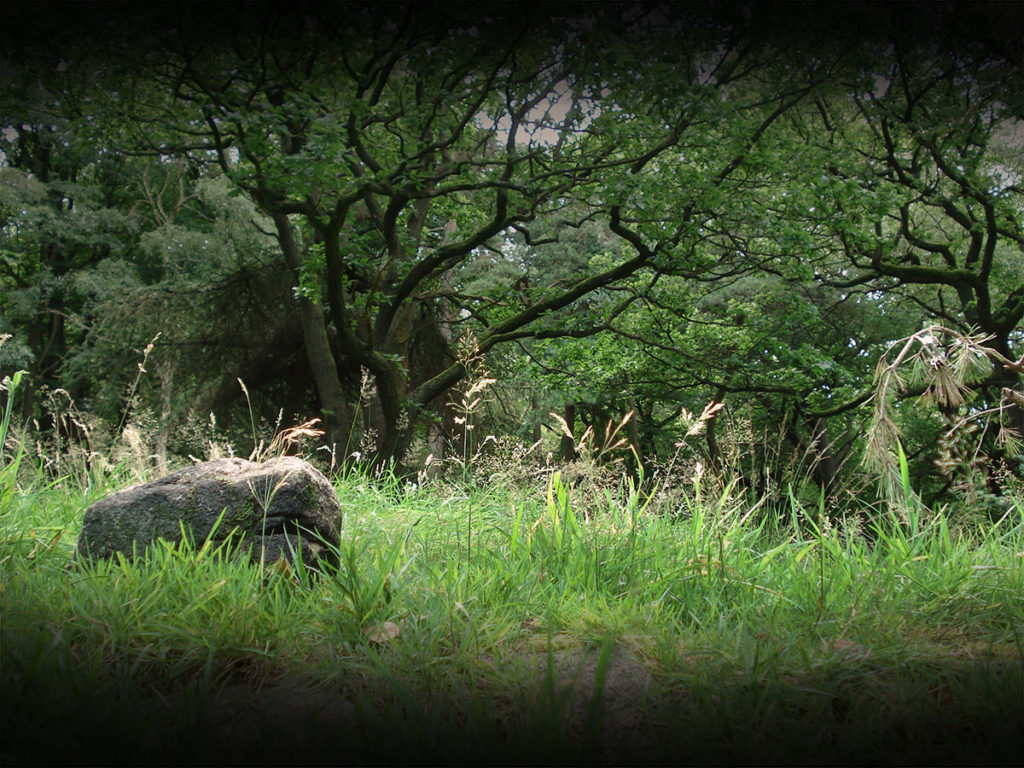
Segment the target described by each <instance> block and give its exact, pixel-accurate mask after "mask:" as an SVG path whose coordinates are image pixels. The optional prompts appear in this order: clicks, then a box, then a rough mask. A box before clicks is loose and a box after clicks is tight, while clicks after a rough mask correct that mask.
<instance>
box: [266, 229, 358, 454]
mask: <svg viewBox="0 0 1024 768" xmlns="http://www.w3.org/2000/svg"><path fill="white" fill-rule="evenodd" d="M271 216H272V218H273V220H274V226H275V227H276V228H277V240H278V242H279V243H280V245H281V251H282V252H283V253H284V257H285V261H286V262H287V264H288V267H289V268H290V269H291V271H292V275H293V279H294V281H295V285H298V284H299V272H300V270H301V269H302V255H301V254H300V252H299V247H298V244H297V243H296V242H295V235H294V232H293V231H292V225H291V222H290V221H289V220H288V217H287V216H286V215H285V214H283V213H274V214H271ZM297 301H298V303H299V317H300V322H301V325H302V341H303V349H305V352H306V359H307V360H308V361H309V368H310V371H311V372H312V374H313V381H314V383H315V384H316V390H317V395H318V396H319V398H320V411H321V416H322V418H323V428H324V432H325V437H326V438H327V443H328V445H329V446H331V449H332V451H333V452H334V454H335V457H336V459H337V460H339V461H345V460H347V459H348V453H349V451H350V450H351V449H352V448H353V447H354V446H353V445H352V440H353V438H354V435H353V434H352V432H353V424H354V419H355V413H354V410H353V408H352V405H351V403H350V401H349V399H348V398H346V397H345V391H344V388H343V387H342V385H341V378H340V377H339V376H338V365H337V362H336V361H335V359H334V353H333V352H332V351H331V344H330V340H329V339H328V337H327V321H326V318H325V317H324V312H323V309H322V308H321V306H320V305H319V304H317V303H315V302H313V301H311V300H310V299H308V298H307V297H306V296H299V297H298V298H297Z"/></svg>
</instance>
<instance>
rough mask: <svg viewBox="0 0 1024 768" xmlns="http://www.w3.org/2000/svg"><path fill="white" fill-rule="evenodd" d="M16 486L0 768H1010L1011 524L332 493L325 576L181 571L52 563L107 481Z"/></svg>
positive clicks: (1023, 698) (69, 549)
mask: <svg viewBox="0 0 1024 768" xmlns="http://www.w3.org/2000/svg"><path fill="white" fill-rule="evenodd" d="M22 476H23V477H24V472H22ZM12 482H13V481H11V480H10V477H9V476H8V480H7V483H8V488H7V491H3V490H2V489H0V494H2V495H0V504H2V507H0V611H2V614H0V621H2V659H0V660H2V681H0V682H2V688H0V692H2V751H3V763H4V764H5V765H15V764H21V763H39V762H43V763H61V764H67V763H74V764H82V763H88V764H96V763H132V764H139V763H153V762H155V763H175V764H180V763H193V764H197V763H203V764H221V763H226V764H252V763H262V764H281V763H301V764H311V763H329V764H345V763H355V764H366V763H374V764H379V763H400V764H423V763H429V764H435V763H442V764H456V763H481V762H483V763H488V764H490V763H503V764H521V763H543V764H580V763H586V764H590V763H601V762H607V763H616V764H621V763H636V762H644V763H651V762H654V763H667V764H773V763H781V764H815V765H820V764H869V763H876V764H900V765H903V764H921V763H926V764H985V765H990V764H1019V762H1020V759H1021V745H1022V739H1024V727H1022V717H1024V712H1022V710H1024V704H1022V702H1024V680H1022V674H1024V673H1022V663H1021V662H1022V656H1024V649H1022V642H1024V503H1022V502H1021V501H1020V500H1017V503H1016V506H1015V509H1014V511H1013V512H1012V513H1011V514H1010V515H1009V516H1008V517H1006V518H1004V519H1003V520H1002V521H1001V522H1000V523H999V524H997V525H994V526H989V527H987V528H980V527H977V528H976V527H969V526H966V525H964V526H959V527H958V526H953V525H951V524H950V523H948V522H947V521H946V520H945V519H944V517H942V516H941V515H934V516H926V515H924V514H923V513H921V512H920V510H917V509H916V508H914V507H913V505H908V506H909V513H908V512H907V511H906V510H903V511H900V512H899V514H897V513H895V512H894V513H893V514H892V515H891V516H889V517H887V516H876V518H875V519H874V521H873V522H870V523H868V524H867V525H863V526H860V529H858V527H857V526H853V525H849V526H844V525H841V524H824V525H822V524H821V523H820V518H821V516H820V514H819V510H817V509H803V508H801V506H800V504H799V502H798V501H797V500H796V499H791V500H790V502H791V503H790V510H789V514H788V515H784V516H782V517H771V516H767V515H766V514H764V512H763V510H760V509H757V508H754V509H752V508H750V507H745V506H744V505H743V504H742V503H741V502H739V501H737V500H733V499H731V498H730V496H729V495H728V494H725V495H723V497H722V498H720V499H716V500H712V501H711V502H707V503H698V502H697V501H691V502H690V503H689V504H688V505H686V506H684V507H683V508H682V509H678V510H667V509H658V510H655V509H654V508H653V507H651V506H646V503H647V501H648V499H646V498H645V497H644V495H643V494H641V493H638V492H636V491H635V490H633V489H632V488H631V487H629V486H624V487H622V488H621V489H620V490H619V492H618V493H609V494H606V497H605V502H604V503H603V504H602V505H601V506H600V507H599V508H589V509H586V510H584V509H578V508H576V506H575V505H574V499H573V492H572V490H570V489H567V488H565V487H564V486H563V485H562V484H561V482H560V481H559V480H557V479H555V480H553V481H552V484H551V487H550V489H549V492H548V494H547V495H546V497H545V496H544V495H541V496H540V497H530V496H523V495H517V494H514V493H512V492H510V491H506V490H503V489H497V488H492V489H480V488H476V487H464V486H458V487H454V486H443V485H436V486H427V487H402V486H400V485H399V484H398V483H397V482H389V481H387V480H383V481H376V482H373V481H371V480H369V479H367V478H365V477H363V476H361V475H358V474H351V475H349V476H347V477H345V478H339V479H338V480H337V481H336V485H337V490H338V495H339V498H340V500H341V504H342V508H343V510H344V513H345V520H346V522H345V530H344V535H343V537H342V540H343V544H342V547H341V552H340V560H341V566H340V567H339V569H338V571H337V572H336V573H330V574H328V575H327V576H326V577H324V578H320V577H318V576H316V575H315V574H311V573H310V574H302V573H300V574H296V573H294V572H291V571H286V570H282V569H278V568H274V567H264V568H261V567H260V566H259V565H253V564H248V563H244V562H241V561H239V560H236V559H234V558H231V557H229V556H226V555H225V553H223V552H220V551H216V550H213V549H211V548H209V547H189V546H187V545H186V546H180V547H177V548H174V547H170V546H159V547H154V548H152V549H151V550H150V551H149V553H148V555H147V557H146V558H145V559H139V560H137V561H135V562H134V563H130V562H127V561H123V560H121V561H113V562H103V563H97V564H92V565H89V566H83V565H80V564H72V556H73V548H74V543H75V540H76V537H77V534H78V530H79V528H80V524H81V518H82V513H83V511H84V509H85V507H86V506H88V504H89V503H91V501H94V500H95V499H97V498H100V497H101V496H103V495H104V494H105V493H107V492H109V491H110V490H112V487H113V486H116V483H113V482H110V481H106V480H103V479H96V480H93V481H91V482H87V483H82V482H79V483H73V482H59V483H51V484H46V483H45V482H43V480H42V479H39V478H37V479H36V480H34V481H32V482H30V483H28V484H27V485H25V484H24V483H23V484H22V485H19V486H18V487H17V489H16V492H11V488H10V485H11V483H12ZM908 514H909V517H906V516H907V515H908ZM903 518H905V519H903ZM901 519H902V522H901ZM385 622H391V623H392V624H393V626H391V625H385ZM385 629H390V631H391V634H393V635H395V636H393V637H391V636H390V635H388V633H387V632H386V631H385Z"/></svg>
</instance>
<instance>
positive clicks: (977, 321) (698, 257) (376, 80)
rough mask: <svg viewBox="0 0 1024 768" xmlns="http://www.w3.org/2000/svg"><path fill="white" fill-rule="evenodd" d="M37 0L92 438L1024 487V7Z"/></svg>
mask: <svg viewBox="0 0 1024 768" xmlns="http://www.w3.org/2000/svg"><path fill="white" fill-rule="evenodd" d="M2 14H3V32H2V34H3V50H2V53H0V57H2V110H0V116H2V125H0V152H2V155H0V227H2V245H0V332H2V333H3V334H5V335H8V338H7V339H6V342H5V343H4V344H3V345H2V346H0V372H2V374H3V375H11V374H13V373H14V372H15V371H17V370H24V371H26V372H27V374H26V375H25V377H24V379H23V382H22V386H21V388H20V390H19V393H18V398H19V399H18V401H17V409H18V410H17V419H16V421H17V425H18V426H19V428H20V426H21V425H24V428H23V429H21V431H19V432H18V434H17V435H16V436H17V437H19V438H21V437H25V436H26V435H28V436H30V441H29V443H31V444H34V445H36V447H37V450H38V452H39V454H40V455H41V456H42V457H43V458H44V460H45V461H47V462H48V463H49V464H50V465H51V466H53V467H54V469H55V470H56V471H60V466H61V462H64V463H65V464H67V463H68V462H81V463H84V464H95V463H97V462H99V461H100V460H101V458H102V457H105V459H106V460H116V459H117V457H118V456H121V457H124V456H125V455H128V454H132V453H134V455H136V456H137V458H138V459H139V461H141V462H142V463H143V464H145V465H147V466H149V467H151V468H152V469H153V470H160V471H164V470H166V469H167V468H168V467H173V466H176V465H180V464H182V463H184V462H187V461H188V457H189V456H194V457H199V458H201V457H204V456H207V455H211V454H212V453H217V452H220V453H228V452H234V453H236V454H240V455H247V454H248V453H249V452H250V451H251V450H253V449H255V448H256V447H258V446H259V444H260V442H261V440H266V439H269V436H270V435H271V434H272V433H273V431H274V429H275V427H287V426H291V425H293V424H300V423H306V422H308V421H309V420H310V419H314V418H315V419H319V420H320V422H319V424H318V428H319V429H322V430H323V432H324V434H323V435H322V436H319V437H317V438H316V439H315V440H313V442H310V443H308V444H307V447H308V449H309V450H310V451H312V452H313V454H314V455H315V456H317V457H319V458H320V459H321V460H322V461H323V462H324V463H325V464H330V465H333V466H335V467H337V466H339V465H342V464H346V463H352V462H359V463H368V464H370V465H371V466H378V467H384V466H391V467H396V468H398V469H399V470H407V471H410V472H416V471H418V470H422V469H423V468H424V467H425V466H427V465H428V464H429V465H431V466H433V467H434V468H435V469H438V468H439V469H438V471H445V469H446V468H447V469H448V470H452V469H454V470H455V471H462V472H463V473H464V472H465V471H466V469H467V467H468V466H470V465H472V466H474V467H478V468H482V469H485V470H486V471H489V472H492V474H493V473H497V472H498V470H499V469H504V470H507V469H508V468H509V467H512V466H516V465H523V466H529V465H532V464H537V463H541V464H543V463H545V462H548V463H551V462H571V461H573V460H576V459H578V458H580V454H581V453H582V454H586V457H588V458H593V459H595V460H597V461H598V462H599V463H601V462H604V463H607V462H618V463H619V464H621V465H623V466H624V467H625V469H626V470H628V471H630V472H633V473H639V472H641V471H645V472H646V473H647V474H648V476H650V475H651V474H654V473H655V471H662V472H664V473H667V474H672V473H679V474H684V473H685V474H692V472H693V471H695V469H696V468H697V467H698V464H699V467H700V469H698V470H696V471H698V472H706V473H708V474H709V476H716V477H720V478H727V477H738V478H742V483H743V487H744V488H747V489H749V490H750V492H751V493H753V494H756V495H757V496H758V497H764V496H765V495H770V494H781V493H783V492H784V491H785V489H786V488H787V487H789V488H792V489H796V491H797V492H798V493H806V494H809V495H811V496H813V497H817V496H818V495H819V494H824V495H825V496H827V497H828V498H829V499H833V500H836V499H841V498H846V499H871V498H874V497H875V494H876V493H877V491H876V486H875V480H876V479H877V475H878V471H877V470H878V467H879V466H882V468H883V472H882V473H883V474H884V471H885V470H884V467H885V466H891V465H892V463H893V462H894V461H895V457H896V456H897V455H898V452H899V450H900V449H902V450H903V451H904V454H905V456H906V458H907V460H908V471H909V473H910V475H911V477H912V481H913V485H914V487H915V488H916V489H918V490H919V492H920V493H921V494H922V497H923V498H924V499H925V501H926V502H927V503H928V504H951V505H955V506H958V507H959V508H962V509H963V510H965V511H967V512H970V513H975V512H980V513H981V514H983V515H987V516H992V517H995V516H998V515H999V514H1001V512H1002V510H1003V509H1004V507H1005V504H1004V502H1003V501H1002V498H1003V497H1004V495H1005V492H1006V491H1007V489H1011V490H1012V489H1020V487H1021V483H1022V478H1024V463H1022V458H1021V453H1020V450H1019V444H1018V443H1019V438H1020V434H1021V428H1022V425H1024V411H1022V408H1021V405H1020V403H1021V400H1019V399H1015V396H1016V398H1019V397H1020V395H1019V393H1020V391H1021V375H1022V365H1021V362H1019V361H1021V358H1022V355H1024V349H1022V348H1024V331H1022V322H1021V321H1022V318H1024V227H1022V210H1024V198H1022V193H1024V181H1022V173H1024V122H1022V120H1024V97H1022V94H1024V75H1022V59H1024V53H1022V52H1024V33H1022V29H1024V24H1022V18H1021V15H1022V14H1021V6H1020V4H1018V3H970V4H966V3H964V4H961V3H945V4H928V5H926V6H923V5H917V4H843V5H842V6H838V5H829V4H817V3H816V4H811V5H805V4H796V3H794V4H780V5H776V4H762V3H752V4H714V5H689V4H665V5H658V4H599V5H582V6H579V5H573V4H544V5H540V6H536V7H531V8H530V9H529V11H528V12H524V11H523V10H522V8H521V7H520V6H519V5H516V6H515V7H512V6H501V5H498V6H481V5H480V4H473V5H459V4H446V5H444V6H438V5H433V4H426V3H423V4H420V3H413V4H406V5H403V4H379V5H378V4H358V5H354V4H345V3H342V4H309V5H305V4H301V3H300V4H288V5H282V4H220V3H216V4H214V3H211V4H202V5H191V4H156V5H154V6H152V7H150V6H145V5H142V4H124V5H121V4H85V3H77V4H51V3H31V4H29V3H20V2H8V3H5V4H4V5H3V8H2ZM928 328H932V329H933V330H928V331H926V332H923V329H928ZM940 328H941V329H940ZM915 334H916V335H915ZM901 339H911V341H910V342H909V343H907V345H906V346H898V347H896V348H894V350H893V351H890V352H889V354H888V356H887V357H885V358H883V355H885V354H886V351H887V350H888V349H889V347H890V345H892V344H893V342H894V341H897V340H901ZM901 350H902V356H901ZM880 360H883V364H882V366H881V368H879V361H880ZM1014 363H1016V365H1014ZM886 365H888V366H890V367H889V368H888V369H886V368H885V366H886ZM879 371H881V373H882V374H883V375H877V374H878V373H879ZM886 371H888V373H886ZM872 398H874V399H872ZM628 414H632V416H631V417H628V418H627V415H628ZM702 415H703V418H701V416H702ZM588 428H589V429H590V431H589V432H587V430H588ZM12 436H15V435H14V433H13V432H12ZM897 437H898V438H899V440H900V443H899V446H897V443H896V438H897ZM27 444H28V443H27ZM531 447H532V449H531ZM865 461H866V462H867V463H865ZM872 461H874V463H872ZM887 462H888V464H887Z"/></svg>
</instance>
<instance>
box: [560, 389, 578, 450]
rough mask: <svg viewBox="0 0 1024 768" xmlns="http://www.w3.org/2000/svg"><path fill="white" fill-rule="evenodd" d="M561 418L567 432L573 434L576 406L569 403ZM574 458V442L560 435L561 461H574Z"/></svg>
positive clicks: (566, 436) (567, 436)
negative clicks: (567, 429) (563, 420)
mask: <svg viewBox="0 0 1024 768" xmlns="http://www.w3.org/2000/svg"><path fill="white" fill-rule="evenodd" d="M562 418H564V419H565V424H566V426H567V427H568V428H569V431H570V432H572V433H574V434H575V432H576V405H575V404H574V403H569V404H568V405H567V406H565V411H564V412H563V415H562ZM576 458H577V457H576V440H575V439H574V438H572V437H570V436H569V435H562V461H575V460H576Z"/></svg>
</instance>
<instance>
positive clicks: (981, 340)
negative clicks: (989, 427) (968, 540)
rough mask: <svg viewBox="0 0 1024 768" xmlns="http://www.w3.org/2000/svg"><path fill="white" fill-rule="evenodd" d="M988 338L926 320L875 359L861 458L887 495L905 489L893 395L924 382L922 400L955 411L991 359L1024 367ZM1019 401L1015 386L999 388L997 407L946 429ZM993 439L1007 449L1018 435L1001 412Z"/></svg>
mask: <svg viewBox="0 0 1024 768" xmlns="http://www.w3.org/2000/svg"><path fill="white" fill-rule="evenodd" d="M991 340H992V336H986V335H982V334H980V333H970V334H964V333H961V332H959V331H956V330H953V329H951V328H947V327H945V326H941V325H930V326H928V327H927V328H923V329H922V330H920V331H918V332H917V333H914V334H912V335H910V336H907V337H905V338H903V339H899V340H898V341H896V342H894V343H893V344H892V345H890V347H889V349H888V350H886V352H885V353H884V354H883V355H882V357H881V358H880V359H879V361H878V365H877V367H876V369H875V377H874V382H873V387H874V394H873V395H872V397H871V401H870V402H871V404H872V417H871V421H870V424H869V426H868V431H867V443H866V446H865V451H864V464H865V466H866V467H867V468H868V469H869V470H870V471H872V472H873V473H875V474H876V475H877V476H878V477H879V478H880V480H881V483H882V488H883V490H884V492H885V495H886V496H887V497H888V498H890V499H899V498H901V497H902V495H903V494H904V489H903V486H904V482H903V473H902V472H901V467H900V463H901V458H900V457H901V455H902V447H901V445H900V436H901V435H900V428H899V425H898V424H897V423H896V420H895V418H894V415H893V408H894V406H895V404H896V402H897V400H898V399H899V397H900V396H901V395H905V394H906V393H908V392H910V391H912V390H913V389H917V388H921V387H923V391H922V393H921V395H920V400H921V401H922V402H923V403H926V404H935V405H936V406H937V407H938V408H939V409H940V410H941V411H942V412H943V413H945V414H954V413H956V412H957V411H958V410H959V409H960V408H961V407H963V406H964V405H965V404H966V403H967V402H968V400H969V399H970V396H971V394H972V392H973V389H974V387H975V385H976V384H977V383H978V382H979V381H980V380H981V379H982V378H983V377H984V376H987V375H989V374H990V373H991V371H992V365H993V364H1002V365H1003V366H1004V367H1006V368H1008V369H1010V370H1015V371H1018V372H1022V373H1024V358H1022V359H1021V360H1018V361H1013V360H1009V359H1007V358H1006V357H1004V356H1003V355H1001V354H1000V353H999V352H998V351H996V350H994V349H992V347H990V346H987V343H988V342H989V341H991ZM894 352H895V354H892V353H894ZM1017 398H1021V399H1020V400H1018V399H1017ZM1022 401H1024V397H1022V396H1021V395H1020V393H1019V392H1016V391H1014V390H1011V389H1004V391H1003V402H1002V403H1000V405H999V406H998V407H997V408H989V409H984V410H977V411H973V412H971V413H969V414H967V415H966V416H964V417H963V418H960V419H956V420H954V423H953V426H952V427H951V428H950V429H951V430H952V431H953V432H959V433H963V434H967V431H968V430H969V429H970V427H969V425H971V424H972V423H977V422H980V421H981V420H982V419H983V418H984V417H986V416H989V415H991V414H993V413H998V414H999V415H1000V417H1001V416H1002V415H1003V414H1004V412H1005V409H1006V408H1008V407H1019V404H1020V402H1022ZM1015 404H1016V406H1015ZM997 440H998V441H999V442H1000V443H1002V444H1003V445H1004V446H1007V447H1008V452H1011V453H1012V452H1013V451H1015V450H1018V446H1019V441H1020V435H1017V434H1016V433H1015V431H1014V430H1013V429H1012V428H1011V427H1010V426H1009V425H1008V424H1006V423H1005V421H1004V420H1003V419H1002V418H1000V423H999V433H998V435H997ZM903 461H905V459H903ZM978 466H980V465H978Z"/></svg>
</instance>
